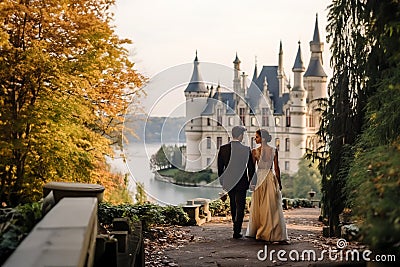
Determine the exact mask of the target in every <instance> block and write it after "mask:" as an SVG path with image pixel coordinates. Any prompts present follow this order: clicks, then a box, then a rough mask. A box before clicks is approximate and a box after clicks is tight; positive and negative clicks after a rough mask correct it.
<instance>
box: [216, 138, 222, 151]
mask: <svg viewBox="0 0 400 267" xmlns="http://www.w3.org/2000/svg"><path fill="white" fill-rule="evenodd" d="M221 145H222V137H220V136H218V137H217V149H219V147H220V146H221Z"/></svg>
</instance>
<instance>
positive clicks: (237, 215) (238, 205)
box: [228, 188, 247, 234]
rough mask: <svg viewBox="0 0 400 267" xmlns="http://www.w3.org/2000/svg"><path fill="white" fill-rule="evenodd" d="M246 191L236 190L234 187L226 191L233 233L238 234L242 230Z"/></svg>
mask: <svg viewBox="0 0 400 267" xmlns="http://www.w3.org/2000/svg"><path fill="white" fill-rule="evenodd" d="M246 192H247V190H243V189H242V190H237V189H235V188H234V189H232V190H231V191H229V192H228V195H229V200H230V206H231V214H232V221H233V233H234V234H240V233H241V232H242V224H243V218H244V210H245V207H246Z"/></svg>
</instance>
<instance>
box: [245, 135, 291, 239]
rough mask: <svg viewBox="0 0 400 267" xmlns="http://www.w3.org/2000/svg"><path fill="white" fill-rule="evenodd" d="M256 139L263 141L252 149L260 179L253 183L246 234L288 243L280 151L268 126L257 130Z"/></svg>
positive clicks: (257, 141) (258, 142)
mask: <svg viewBox="0 0 400 267" xmlns="http://www.w3.org/2000/svg"><path fill="white" fill-rule="evenodd" d="M255 141H256V143H257V144H261V145H260V146H259V147H258V148H255V149H253V150H252V156H253V161H254V163H256V164H257V181H256V182H255V184H253V183H252V185H251V188H252V189H253V195H252V198H251V206H250V218H249V224H248V226H247V231H246V237H255V238H256V239H257V240H264V241H267V242H280V243H282V244H288V243H289V242H288V235H287V230H286V224H285V219H284V217H283V209H282V195H281V192H280V190H281V189H282V185H281V180H280V170H279V165H278V152H277V150H276V148H273V147H271V146H269V145H268V142H270V141H271V135H270V134H269V133H268V131H267V130H264V129H260V130H257V131H256V136H255ZM253 182H254V181H253Z"/></svg>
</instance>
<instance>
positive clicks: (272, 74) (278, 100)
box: [247, 66, 289, 114]
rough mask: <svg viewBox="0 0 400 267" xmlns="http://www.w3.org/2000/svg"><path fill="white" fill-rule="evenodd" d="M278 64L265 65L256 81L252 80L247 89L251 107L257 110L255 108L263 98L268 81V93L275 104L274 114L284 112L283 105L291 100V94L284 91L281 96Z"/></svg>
mask: <svg viewBox="0 0 400 267" xmlns="http://www.w3.org/2000/svg"><path fill="white" fill-rule="evenodd" d="M277 76H278V66H263V68H262V70H261V72H260V75H259V76H258V78H257V80H256V81H255V82H252V83H251V85H250V87H249V89H248V90H247V101H248V103H249V105H250V109H251V110H252V111H255V108H256V107H257V106H258V104H259V103H260V100H261V99H263V97H264V95H265V92H264V81H265V80H266V81H267V83H268V95H269V97H270V98H271V100H272V102H273V104H274V114H282V113H283V105H284V104H286V103H287V102H288V101H289V94H288V93H284V94H283V95H282V96H281V97H280V96H279V80H278V77H277Z"/></svg>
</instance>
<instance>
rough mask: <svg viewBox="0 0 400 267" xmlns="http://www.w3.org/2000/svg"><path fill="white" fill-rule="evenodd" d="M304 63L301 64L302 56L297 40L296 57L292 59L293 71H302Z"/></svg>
mask: <svg viewBox="0 0 400 267" xmlns="http://www.w3.org/2000/svg"><path fill="white" fill-rule="evenodd" d="M304 70H305V68H304V64H303V58H302V56H301V47H300V41H299V48H298V50H297V55H296V59H295V61H294V65H293V71H304Z"/></svg>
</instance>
